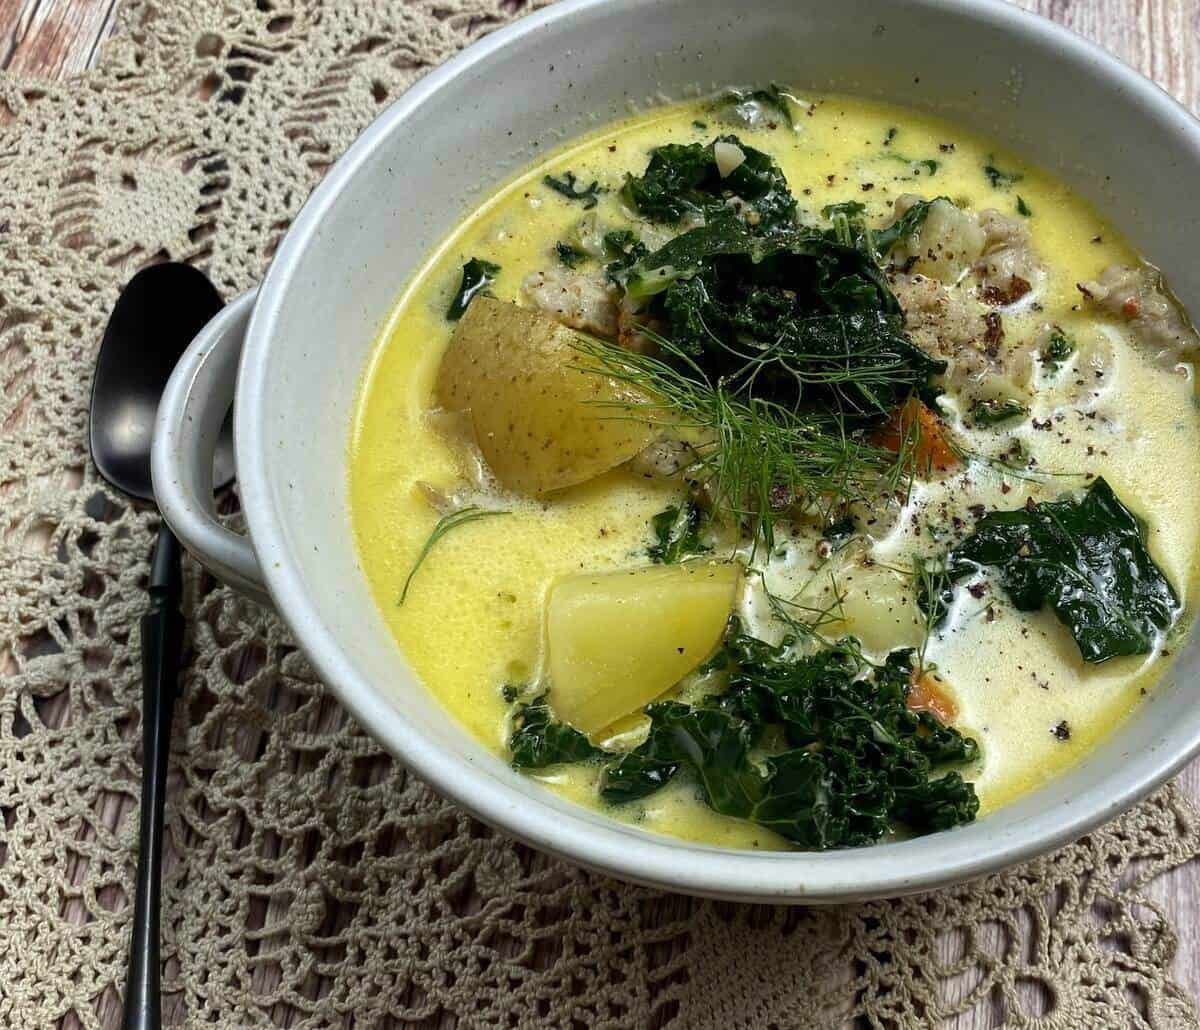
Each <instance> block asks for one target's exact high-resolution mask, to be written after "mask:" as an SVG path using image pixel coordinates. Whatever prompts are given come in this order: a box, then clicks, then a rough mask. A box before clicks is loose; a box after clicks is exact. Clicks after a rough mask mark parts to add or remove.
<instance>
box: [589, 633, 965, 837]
mask: <svg viewBox="0 0 1200 1030" xmlns="http://www.w3.org/2000/svg"><path fill="white" fill-rule="evenodd" d="M788 650H789V648H788V645H787V644H784V645H781V646H779V647H771V646H770V645H768V644H766V643H764V642H763V641H761V640H757V639H755V638H753V637H749V636H746V635H744V634H743V633H742V632H741V629H740V626H739V625H738V624H737V622H736V620H735V621H734V622H732V623H731V627H730V633H729V636H728V639H727V642H726V647H725V651H726V661H727V663H728V665H729V666H730V667H731V668H732V670H733V672H732V674H731V677H730V684H729V688H728V689H727V690H726V691H725V692H724V693H723V694H720V695H717V696H715V697H710V698H708V699H707V700H706V701H704V702H702V703H701V704H699V705H695V706H689V705H684V704H680V703H679V702H675V701H668V702H664V703H661V704H654V705H649V706H647V708H646V714H647V715H649V716H650V720H651V727H650V731H649V734H648V736H647V738H646V740H645V741H644V742H643V743H642V744H641V745H640V746H639V747H638V748H636V749H635V750H633V751H631V752H629V753H628V754H626V755H624V756H623V757H621V758H620V759H618V760H617V761H616V762H614V763H613V764H611V765H609V766H607V767H606V769H605V771H604V774H603V777H602V781H601V784H602V786H601V796H602V797H603V798H604V799H605V800H607V801H609V802H613V803H619V802H625V801H631V800H636V799H639V798H644V797H647V796H648V795H650V794H652V793H654V791H656V790H658V789H660V788H661V787H663V786H664V785H665V784H667V783H668V782H670V780H671V779H672V778H674V777H675V776H676V775H678V774H679V773H680V772H681V771H684V770H686V771H687V772H688V773H689V774H690V775H691V776H692V777H694V778H695V780H696V782H697V783H698V785H699V787H700V790H701V793H702V795H703V797H704V800H705V801H706V802H707V803H708V805H709V806H710V807H712V808H713V809H714V810H715V811H717V812H720V813H722V814H724V815H729V816H735V817H737V818H741V819H748V820H750V821H752V822H754V823H757V824H759V825H761V826H766V827H769V828H771V829H772V830H774V831H775V832H777V833H779V834H780V835H782V836H784V837H786V838H788V839H789V840H791V841H794V842H795V843H797V844H799V845H801V846H803V847H809V848H820V849H824V848H834V847H852V846H856V845H862V844H869V843H873V842H874V841H877V840H879V838H880V837H882V836H883V835H884V834H885V833H887V832H888V830H889V829H890V828H891V826H892V825H893V824H894V823H902V824H903V825H905V826H907V827H908V828H909V829H911V830H913V831H914V832H918V833H926V832H930V831H932V830H937V829H945V828H948V827H951V826H955V825H958V824H960V823H964V822H970V821H971V820H972V819H974V817H975V814H976V812H977V811H978V807H979V803H978V800H977V798H976V796H975V792H974V788H973V787H972V785H971V784H969V783H967V782H965V781H964V780H963V779H962V777H961V776H959V774H958V773H945V774H942V775H940V776H938V775H934V773H935V770H936V768H937V767H939V766H943V765H946V764H951V763H963V762H970V761H973V760H974V759H975V758H976V757H978V746H977V745H976V743H975V741H974V740H972V739H971V738H969V737H964V736H963V735H962V734H961V733H959V732H958V731H957V730H955V729H954V728H953V727H949V726H944V725H942V724H941V723H940V722H938V721H937V720H936V719H935V718H934V717H933V716H931V715H929V714H928V713H924V712H922V713H916V712H912V711H910V710H909V709H908V707H907V705H906V703H905V698H906V696H907V692H908V689H909V683H910V681H911V676H912V652H911V651H897V652H893V654H892V655H891V656H889V658H888V660H887V662H886V663H885V664H884V665H883V666H881V667H879V668H877V669H874V670H873V671H872V673H871V674H870V675H869V676H865V677H864V676H861V673H862V671H863V664H862V661H861V658H860V657H859V656H858V654H857V652H855V651H853V650H850V649H847V648H843V647H840V646H833V647H830V648H827V649H825V650H823V651H820V652H818V653H816V654H814V655H809V656H806V657H800V658H796V657H791V656H789V654H788ZM768 737H771V738H773V739H777V740H778V741H779V744H780V746H782V748H783V749H782V750H781V751H777V752H776V753H774V754H770V755H763V756H757V749H758V748H759V747H760V745H761V744H762V742H763V741H764V740H765V739H768Z"/></svg>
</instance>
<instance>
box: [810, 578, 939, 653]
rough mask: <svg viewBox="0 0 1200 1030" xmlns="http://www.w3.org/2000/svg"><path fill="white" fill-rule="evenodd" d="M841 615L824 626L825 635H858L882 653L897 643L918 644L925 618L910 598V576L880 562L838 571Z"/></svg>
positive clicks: (866, 646)
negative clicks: (894, 570) (885, 566)
mask: <svg viewBox="0 0 1200 1030" xmlns="http://www.w3.org/2000/svg"><path fill="white" fill-rule="evenodd" d="M836 582H837V588H838V591H839V593H840V594H841V598H842V602H841V605H840V608H838V609H837V610H836V611H835V613H834V614H837V615H839V616H840V618H839V619H838V620H837V621H836V622H834V623H832V624H830V625H827V626H825V627H823V632H824V633H825V634H826V635H827V636H831V637H837V636H843V635H845V636H853V637H857V638H858V639H859V641H860V643H861V644H862V646H863V649H864V650H866V651H869V652H871V653H872V654H878V655H883V654H887V652H888V651H892V650H894V649H895V648H897V647H917V646H918V645H919V644H920V643H921V639H922V638H923V637H924V635H925V619H924V617H923V615H922V614H921V610H920V609H919V608H918V607H917V605H916V602H915V600H914V598H913V591H912V581H911V579H910V578H909V577H907V576H904V575H902V574H901V573H898V572H893V571H892V570H891V569H888V568H884V567H883V566H882V565H863V564H861V563H856V564H854V565H852V566H850V567H849V568H846V569H844V570H842V571H841V572H839V573H837V576H836Z"/></svg>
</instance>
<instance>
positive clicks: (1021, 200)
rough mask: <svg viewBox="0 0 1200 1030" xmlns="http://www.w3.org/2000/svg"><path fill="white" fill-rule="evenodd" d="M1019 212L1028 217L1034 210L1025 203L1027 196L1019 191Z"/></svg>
mask: <svg viewBox="0 0 1200 1030" xmlns="http://www.w3.org/2000/svg"><path fill="white" fill-rule="evenodd" d="M1017 214H1019V215H1023V216H1024V217H1026V218H1030V217H1032V216H1033V211H1032V210H1031V209H1030V207H1029V205H1028V204H1026V203H1025V198H1024V197H1022V196H1021V194H1019V193H1018V194H1017Z"/></svg>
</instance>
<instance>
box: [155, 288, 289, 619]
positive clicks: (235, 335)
mask: <svg viewBox="0 0 1200 1030" xmlns="http://www.w3.org/2000/svg"><path fill="white" fill-rule="evenodd" d="M257 292H258V291H257V290H249V291H248V292H246V293H243V294H242V295H241V296H240V297H238V298H237V299H236V300H234V301H233V302H232V303H231V304H229V305H227V306H226V307H225V308H223V309H222V310H221V312H220V313H219V314H217V315H216V316H214V317H213V319H212V321H210V322H209V323H208V325H206V326H205V327H204V328H203V329H201V330H200V334H199V335H198V336H197V337H196V339H195V340H193V341H192V345H191V346H190V347H188V349H187V351H185V352H184V355H183V357H182V358H180V359H179V364H177V365H176V366H175V371H174V372H172V373H171V378H170V380H169V381H168V383H167V388H166V390H165V391H164V392H163V395H162V400H161V401H160V402H159V405H158V417H157V419H156V420H155V425H154V453H153V457H152V462H151V464H152V472H153V477H154V497H155V500H157V501H158V507H159V510H160V511H161V512H162V515H163V518H164V519H166V521H167V524H168V525H169V526H170V527H171V529H172V530H174V532H175V535H176V536H177V537H179V539H180V541H181V542H182V543H183V545H184V546H185V547H186V548H187V549H188V550H189V551H191V553H192V554H193V555H195V556H196V558H197V559H198V560H199V561H200V563H201V564H202V565H204V567H205V568H207V569H208V570H209V571H210V572H212V573H213V575H215V576H216V577H217V578H218V579H220V580H222V581H223V582H225V583H227V584H229V586H231V587H234V588H235V589H237V590H239V591H240V592H242V593H244V594H246V595H248V596H249V597H252V598H253V599H254V600H256V601H259V602H262V603H264V604H268V605H269V604H270V603H271V599H270V596H269V595H268V594H267V590H266V586H265V585H264V582H263V577H262V572H261V570H260V569H259V566H258V558H257V557H256V556H255V554H254V547H253V546H252V544H251V543H250V538H249V537H246V536H241V535H240V534H238V533H234V532H233V531H232V530H229V529H226V528H225V526H223V525H222V524H221V523H220V521H219V520H218V519H217V510H216V506H215V505H214V504H213V475H212V466H213V450H214V448H215V447H216V442H217V437H218V435H219V434H220V431H221V424H222V423H223V422H224V421H225V416H226V414H227V413H228V412H229V406H230V405H231V404H232V403H233V393H234V387H235V385H236V383H237V371H238V359H239V358H240V357H241V353H242V343H243V342H244V340H245V334H246V324H247V323H248V322H249V320H250V312H251V311H252V310H253V308H254V298H255V296H256V294H257Z"/></svg>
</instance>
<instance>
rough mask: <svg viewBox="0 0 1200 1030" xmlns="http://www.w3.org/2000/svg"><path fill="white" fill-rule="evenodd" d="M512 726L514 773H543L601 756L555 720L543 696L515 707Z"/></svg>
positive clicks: (577, 735) (511, 739) (582, 738)
mask: <svg viewBox="0 0 1200 1030" xmlns="http://www.w3.org/2000/svg"><path fill="white" fill-rule="evenodd" d="M512 724H513V732H512V734H511V736H510V737H509V739H508V747H509V751H511V752H512V764H513V767H514V768H517V769H545V768H546V767H547V766H551V765H559V764H561V763H563V762H586V761H588V760H590V759H593V758H599V757H601V756H602V755H603V754H604V752H603V751H601V750H600V749H599V748H597V747H593V746H592V744H591V743H590V742H589V741H588V739H587V737H585V736H584V735H583V734H582V733H580V732H579V731H578V730H576V729H573V728H572V727H570V726H568V725H567V724H566V723H563V722H559V721H557V720H556V719H555V718H554V714H553V713H552V712H551V711H550V705H549V702H548V701H547V700H546V695H545V694H541V695H539V696H538V697H535V698H534V699H533V700H532V701H529V702H527V703H525V704H520V705H518V706H517V708H516V710H515V712H514V713H513V720H512Z"/></svg>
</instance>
